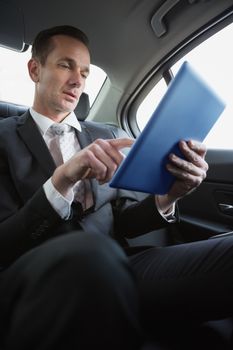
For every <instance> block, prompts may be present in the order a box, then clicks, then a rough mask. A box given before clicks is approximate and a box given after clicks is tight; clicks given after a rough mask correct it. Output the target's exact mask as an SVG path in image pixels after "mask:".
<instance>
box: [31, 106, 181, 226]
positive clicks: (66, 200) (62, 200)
mask: <svg viewBox="0 0 233 350" xmlns="http://www.w3.org/2000/svg"><path fill="white" fill-rule="evenodd" d="M30 113H31V116H32V118H33V119H34V121H35V123H36V125H37V126H38V129H39V131H40V133H41V135H42V137H43V139H44V140H45V142H46V144H47V146H48V148H49V143H50V141H51V139H50V137H49V133H47V131H48V129H49V128H50V126H51V125H52V124H54V121H53V120H52V119H50V118H48V117H46V116H44V115H42V114H40V113H37V112H36V111H35V110H34V109H33V108H30ZM61 123H65V124H68V125H70V126H72V127H73V128H74V129H76V130H78V131H79V132H81V131H82V129H81V125H80V123H79V121H78V119H77V117H76V115H75V114H74V112H71V113H70V114H69V115H68V116H67V117H66V118H65V119H63V121H62V122H61ZM74 129H73V131H72V132H71V137H72V138H73V147H74V150H75V149H76V150H78V149H80V146H79V143H78V140H77V137H76V134H75V130H74ZM43 188H44V191H45V195H46V197H47V199H48V201H49V202H50V204H51V205H52V207H53V208H54V209H55V210H56V212H57V213H58V214H59V215H60V216H61V218H62V219H65V220H66V219H68V218H69V216H70V212H71V204H72V202H73V200H74V191H73V190H70V191H69V192H68V193H67V195H66V197H64V196H62V195H61V194H60V193H59V192H58V191H57V190H56V189H55V187H54V186H53V184H52V181H51V178H49V179H48V180H47V181H46V182H45V184H44V185H43ZM89 194H90V193H89ZM92 202H93V198H92V196H88V207H90V206H91V204H92ZM155 205H156V206H157V209H158V211H159V213H160V215H162V216H163V217H164V219H165V220H167V221H168V222H174V221H175V220H176V218H175V215H174V214H175V206H174V205H173V207H172V209H171V210H170V211H169V212H168V213H166V214H163V212H162V211H161V208H160V207H159V203H158V201H157V200H156V197H155Z"/></svg>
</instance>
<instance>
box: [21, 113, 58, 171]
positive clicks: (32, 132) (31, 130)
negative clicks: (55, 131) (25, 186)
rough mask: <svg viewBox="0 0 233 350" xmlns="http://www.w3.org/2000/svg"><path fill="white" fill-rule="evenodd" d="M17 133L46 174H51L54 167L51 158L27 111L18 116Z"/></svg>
mask: <svg viewBox="0 0 233 350" xmlns="http://www.w3.org/2000/svg"><path fill="white" fill-rule="evenodd" d="M18 133H19V135H20V137H21V138H22V140H23V142H24V143H25V144H26V145H27V146H28V149H29V150H30V152H31V153H32V154H33V156H34V157H35V158H36V159H37V161H38V163H39V164H40V166H41V167H42V168H43V169H44V171H45V172H46V174H47V175H48V176H51V174H52V173H53V171H54V169H55V164H54V161H53V158H52V157H51V155H50V153H49V150H48V148H47V146H46V143H45V142H44V140H43V137H42V136H41V134H40V132H39V130H38V128H37V126H36V124H35V122H34V120H33V119H32V117H31V115H30V113H29V112H26V113H24V114H23V115H22V116H21V117H20V118H19V123H18Z"/></svg>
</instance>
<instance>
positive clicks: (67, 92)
mask: <svg viewBox="0 0 233 350" xmlns="http://www.w3.org/2000/svg"><path fill="white" fill-rule="evenodd" d="M64 94H65V95H67V96H69V97H70V98H71V99H72V100H78V96H77V95H76V94H74V93H73V92H71V91H65V92H64Z"/></svg>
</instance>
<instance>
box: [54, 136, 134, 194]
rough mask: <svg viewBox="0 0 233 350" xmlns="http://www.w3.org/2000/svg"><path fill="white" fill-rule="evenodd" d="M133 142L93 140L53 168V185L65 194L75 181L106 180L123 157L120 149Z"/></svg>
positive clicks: (123, 139)
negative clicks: (86, 179)
mask: <svg viewBox="0 0 233 350" xmlns="http://www.w3.org/2000/svg"><path fill="white" fill-rule="evenodd" d="M133 142H134V140H132V139H128V138H118V139H108V140H103V139H97V140H95V141H94V142H93V143H91V144H90V145H89V146H87V147H85V148H84V149H82V150H81V151H80V152H78V153H77V154H76V155H74V156H73V157H72V158H71V159H70V160H68V161H67V162H66V163H64V164H62V165H60V166H59V167H58V168H57V169H56V170H55V172H54V174H53V176H52V183H53V185H54V187H55V188H56V189H57V191H58V192H60V193H61V194H62V195H64V196H65V195H66V193H67V191H69V190H70V189H71V188H72V187H73V186H74V184H75V183H76V182H77V181H79V180H82V179H85V178H95V179H96V180H97V181H99V183H100V184H103V183H105V182H108V181H109V180H110V179H111V178H112V176H113V174H114V173H115V171H116V169H117V168H118V166H119V165H120V163H121V162H122V160H123V159H124V155H123V153H122V152H121V149H122V148H126V147H131V146H132V144H133Z"/></svg>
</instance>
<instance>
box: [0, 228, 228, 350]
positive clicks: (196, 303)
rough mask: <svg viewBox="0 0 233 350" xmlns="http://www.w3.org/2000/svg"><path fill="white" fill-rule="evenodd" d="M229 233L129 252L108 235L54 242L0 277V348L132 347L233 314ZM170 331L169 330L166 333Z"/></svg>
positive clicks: (76, 235) (75, 235) (120, 349)
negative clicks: (163, 332)
mask: <svg viewBox="0 0 233 350" xmlns="http://www.w3.org/2000/svg"><path fill="white" fill-rule="evenodd" d="M232 276H233V238H225V239H215V240H208V241H202V242H197V243H191V244H184V245H178V246H171V247H164V248H157V247H153V248H148V249H145V250H143V251H141V252H139V253H137V254H133V255H131V256H129V257H127V256H126V255H125V254H124V252H123V251H122V249H121V248H120V247H119V246H118V245H117V244H116V243H115V242H114V241H112V240H111V239H110V238H108V237H104V236H103V237H102V236H97V235H91V234H86V233H83V232H75V233H70V234H67V235H64V236H61V237H59V238H55V239H52V240H50V241H48V242H46V243H44V244H43V245H41V246H39V247H37V248H35V249H33V250H31V251H30V252H28V253H27V254H25V255H24V256H22V257H21V258H19V259H18V260H17V261H16V262H15V263H13V264H12V265H11V266H10V267H9V268H7V269H6V270H5V271H3V272H2V273H1V275H0V331H1V333H2V334H1V336H0V338H1V339H0V341H2V342H3V343H2V347H3V349H5V350H15V349H17V350H19V349H24V350H27V349H30V350H53V349H54V350H55V349H56V350H59V349H64V350H69V349H70V350H73V349H81V350H83V349H94V348H99V349H102V350H104V349H108V350H115V349H116V350H124V349H125V350H131V349H132V350H136V349H140V348H141V344H142V341H143V337H144V336H145V335H147V333H148V334H150V335H151V334H153V336H155V337H156V335H157V334H158V332H160V331H159V329H160V330H162V329H166V330H168V329H171V328H172V325H179V324H184V323H187V322H189V321H190V322H193V323H195V322H197V323H199V322H203V321H207V320H210V319H218V318H223V317H224V318H225V317H232V314H233V308H232V306H233V305H232V304H233V302H232V295H233V281H232ZM168 336H169V334H168Z"/></svg>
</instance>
